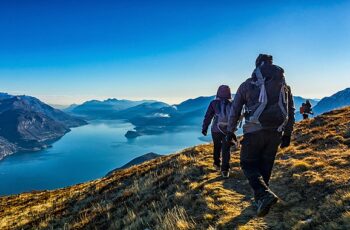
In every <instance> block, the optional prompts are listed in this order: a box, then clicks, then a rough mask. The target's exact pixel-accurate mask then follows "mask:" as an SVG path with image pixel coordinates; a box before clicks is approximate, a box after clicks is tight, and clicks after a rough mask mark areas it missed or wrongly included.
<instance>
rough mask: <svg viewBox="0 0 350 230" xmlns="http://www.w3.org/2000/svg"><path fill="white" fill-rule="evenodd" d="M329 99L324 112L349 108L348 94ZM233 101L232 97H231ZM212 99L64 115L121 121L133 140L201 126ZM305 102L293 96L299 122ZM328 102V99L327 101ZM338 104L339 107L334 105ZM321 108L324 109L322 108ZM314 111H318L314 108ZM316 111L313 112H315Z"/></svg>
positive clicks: (93, 105) (88, 106) (128, 104)
mask: <svg viewBox="0 0 350 230" xmlns="http://www.w3.org/2000/svg"><path fill="white" fill-rule="evenodd" d="M341 95H342V97H339V95H333V96H332V97H331V98H332V99H331V100H332V104H330V102H327V101H324V100H326V98H324V99H322V100H321V101H320V103H321V104H325V105H328V104H329V107H327V109H335V108H339V107H341V106H340V105H347V104H348V105H350V102H349V100H346V98H348V99H349V98H350V97H349V95H348V94H344V93H343V94H341ZM232 96H233V97H234V95H232ZM214 98H215V96H201V97H197V98H193V99H188V100H185V101H183V102H181V103H179V104H175V105H169V104H167V103H164V102H159V101H130V100H117V99H108V100H105V101H97V100H93V101H88V102H85V103H83V104H82V105H75V106H74V108H73V109H70V110H67V112H69V113H71V114H74V115H78V116H83V117H85V118H87V119H123V120H126V121H128V122H130V123H132V124H133V125H134V126H135V130H133V131H131V132H128V134H127V135H126V136H128V137H137V136H141V135H147V134H158V133H162V132H166V131H170V130H174V129H176V128H178V127H179V126H198V127H200V126H201V123H202V121H203V116H204V114H205V111H206V109H207V107H208V105H209V103H210V101H211V100H213V99H214ZM307 99H308V98H303V97H300V96H294V104H295V108H296V118H297V120H300V119H301V115H300V114H299V112H298V111H299V108H300V106H301V105H302V103H304V102H305V101H306V100H307ZM308 100H309V101H310V102H311V104H312V105H317V104H318V103H319V100H316V99H308ZM328 100H330V99H328ZM338 101H342V103H340V102H339V103H338ZM323 107H324V106H323ZM315 108H318V107H315ZM318 111H320V110H317V112H318ZM198 129H200V128H198Z"/></svg>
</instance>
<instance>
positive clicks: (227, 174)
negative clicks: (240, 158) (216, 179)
mask: <svg viewBox="0 0 350 230" xmlns="http://www.w3.org/2000/svg"><path fill="white" fill-rule="evenodd" d="M221 175H222V177H223V178H229V176H230V172H229V171H222V172H221Z"/></svg>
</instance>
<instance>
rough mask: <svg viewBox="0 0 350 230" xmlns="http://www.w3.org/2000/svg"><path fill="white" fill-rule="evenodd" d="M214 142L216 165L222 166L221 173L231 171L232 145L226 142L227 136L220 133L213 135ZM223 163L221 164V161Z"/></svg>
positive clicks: (213, 133)
mask: <svg viewBox="0 0 350 230" xmlns="http://www.w3.org/2000/svg"><path fill="white" fill-rule="evenodd" d="M211 135H212V137H213V142H214V154H213V155H214V164H215V165H217V166H220V165H221V171H228V170H229V169H230V157H231V155H230V145H229V144H228V143H226V141H225V135H224V134H223V133H220V132H212V133H211ZM220 158H221V159H222V162H221V159H220Z"/></svg>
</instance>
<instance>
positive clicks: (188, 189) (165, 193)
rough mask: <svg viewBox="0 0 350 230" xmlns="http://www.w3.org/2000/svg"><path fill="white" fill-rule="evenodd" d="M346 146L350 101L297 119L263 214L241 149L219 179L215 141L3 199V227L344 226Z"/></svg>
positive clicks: (347, 210) (349, 203)
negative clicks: (273, 198)
mask: <svg viewBox="0 0 350 230" xmlns="http://www.w3.org/2000/svg"><path fill="white" fill-rule="evenodd" d="M349 147H350V107H348V108H345V109H341V110H336V111H333V112H330V113H327V114H324V115H321V116H319V117H316V118H315V119H310V120H305V121H302V122H299V123H298V124H296V127H295V132H294V136H293V144H292V146H290V147H288V148H287V149H284V150H282V151H280V152H279V154H278V156H277V161H276V165H275V169H274V172H273V177H272V181H271V184H272V186H271V187H272V189H273V190H274V191H275V192H276V193H277V194H278V195H279V196H280V198H281V199H282V201H280V202H279V203H278V204H277V205H276V206H275V207H274V208H273V209H272V210H271V211H270V213H269V214H268V215H267V216H266V217H265V218H256V217H255V211H254V208H253V207H252V205H251V201H250V200H251V191H250V188H249V186H248V183H247V181H246V180H245V178H244V176H243V174H242V172H241V170H240V168H239V154H238V152H235V153H233V154H232V156H233V157H232V158H233V159H232V160H231V167H232V174H231V177H230V178H229V179H227V180H222V179H221V177H220V176H219V175H218V173H217V172H215V171H214V169H213V167H212V163H213V161H212V155H211V151H212V150H211V149H212V146H211V145H201V146H196V147H194V148H189V149H185V150H183V151H182V152H180V153H178V154H173V155H169V156H163V157H160V158H157V159H154V160H152V161H149V162H145V163H143V164H141V165H138V166H134V167H131V168H128V169H124V170H120V171H117V172H115V173H113V174H112V175H110V176H107V177H104V178H102V179H99V180H95V181H91V182H88V183H83V184H78V185H75V186H72V187H68V188H64V189H59V190H54V191H41V192H32V193H24V194H20V195H15V196H7V197H2V198H0V229H22V228H23V229H47V228H49V229H50V228H54V229H56V228H66V229H96V228H98V229H146V228H149V229H349V228H350V182H349V175H350V149H349ZM236 227H237V228H236Z"/></svg>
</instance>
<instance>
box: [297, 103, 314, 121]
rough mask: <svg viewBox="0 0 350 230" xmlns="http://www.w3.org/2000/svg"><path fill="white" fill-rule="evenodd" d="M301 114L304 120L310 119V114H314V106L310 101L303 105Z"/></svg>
mask: <svg viewBox="0 0 350 230" xmlns="http://www.w3.org/2000/svg"><path fill="white" fill-rule="evenodd" d="M300 113H301V114H302V115H303V119H304V120H305V119H308V118H309V114H314V113H313V112H312V105H311V103H310V101H309V100H306V101H305V103H303V104H302V106H301V108H300Z"/></svg>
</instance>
